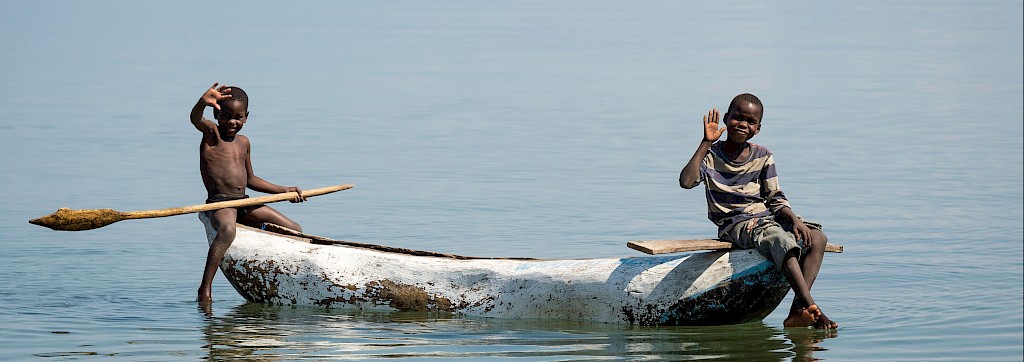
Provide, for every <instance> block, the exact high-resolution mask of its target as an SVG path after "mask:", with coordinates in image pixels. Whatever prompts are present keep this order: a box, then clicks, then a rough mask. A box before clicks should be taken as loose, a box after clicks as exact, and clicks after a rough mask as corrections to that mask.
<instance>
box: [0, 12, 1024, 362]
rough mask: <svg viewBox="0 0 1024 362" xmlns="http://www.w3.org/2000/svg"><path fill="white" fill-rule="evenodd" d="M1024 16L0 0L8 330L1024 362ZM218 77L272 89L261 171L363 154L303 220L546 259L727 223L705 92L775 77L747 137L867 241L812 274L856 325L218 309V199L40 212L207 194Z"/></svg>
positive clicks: (491, 348) (259, 109) (410, 354)
mask: <svg viewBox="0 0 1024 362" xmlns="http://www.w3.org/2000/svg"><path fill="white" fill-rule="evenodd" d="M236 5H237V4H236ZM1021 14H1022V7H1021V4H1020V3H1012V2H1004V1H981V2H971V3H955V2H953V3H944V2H939V3H936V2H915V1H901V2H882V1H869V2H857V3H851V4H829V5H822V4H818V3H813V2H796V3H788V4H770V3H769V4H764V3H757V2H741V3H737V4H733V5H730V6H722V5H719V4H717V3H712V2H696V3H675V2H666V3H647V4H640V5H632V4H619V3H611V2H609V3H593V2H565V3H548V2H510V3H486V4H483V3H474V2H451V3H444V4H410V3H399V2H378V3H374V4H372V5H371V4H347V3H340V4H339V3H327V2H325V3H310V4H306V5H305V6H304V7H303V8H292V7H290V6H289V5H285V4H279V3H272V2H258V3H247V6H245V7H241V6H235V5H232V4H227V3H225V4H221V3H212V4H211V3H193V4H182V3H138V2H126V1H101V2H89V3H78V2H71V3H67V2H55V1H34V2H28V1H7V2H3V3H2V4H0V30H2V31H0V48H2V49H4V50H3V56H0V145H2V146H0V147H2V150H3V155H4V156H3V157H2V158H0V160H2V161H0V162H2V163H0V169H2V170H3V171H2V172H0V184H2V185H4V186H5V187H6V191H5V192H3V193H2V194H0V246H2V250H3V252H2V255H3V261H4V262H3V263H0V305H3V308H0V323H2V324H3V326H4V327H3V328H0V359H5V360H7V359H10V360H25V359H37V358H41V357H45V358H50V359H54V360H76V359H103V358H109V357H118V358H130V359H139V360H196V359H202V358H213V359H227V358H229V357H249V358H253V359H267V360H273V359H303V358H309V359H371V358H393V357H402V358H411V359H434V358H463V359H499V358H500V359H527V360H582V359H602V360H603V359H620V360H634V359H667V360H678V359H697V358H720V359H748V360H749V359H757V360H776V359H777V360H803V359H811V358H821V359H833V360H872V361H877V360H900V361H906V360H934V359H951V360H1020V359H1021V358H1022V357H1024V347H1022V343H1021V340H1022V338H1024V322H1022V319H1024V317H1022V316H1024V301H1022V298H1021V295H1022V294H1024V276H1022V274H1024V251H1022V249H1024V246H1022V245H1024V240H1022V235H1024V226H1022V222H1024V221H1022V220H1024V216H1022V215H1024V191H1022V190H1024V186H1022V181H1021V177H1020V175H1021V174H1022V173H1024V171H1022V164H1024V161H1022V154H1024V147H1022V143H1024V141H1022V140H1024V131H1022V123H1024V122H1022V120H1024V110H1022V108H1024V106H1022V104H1024V102H1022V98H1024V91H1022V88H1024V86H1022V84H1024V76H1022V71H1021V69H1022V68H1024V61H1022V59H1024V55H1022V54H1024V51H1022V43H1024V40H1022V30H1021V29H1022V15H1021ZM215 81H216V82H223V83H228V84H234V85H239V86H241V87H243V88H245V89H246V91H247V92H248V93H249V95H250V99H251V107H250V112H251V115H250V118H249V122H248V124H247V125H246V126H245V129H244V130H243V133H244V134H246V135H248V136H249V137H250V138H251V139H252V142H253V150H252V157H253V163H254V168H255V170H256V173H257V175H260V176H262V177H263V178H265V179H267V180H270V181H272V182H275V183H278V184H283V185H297V186H300V187H304V188H315V187H322V186H327V185H333V184H340V183H354V184H356V188H355V189H352V190H348V191H344V192H341V193H338V194H332V195H330V196H323V197H319V198H314V199H311V200H310V201H309V202H308V203H305V204H301V205H290V204H278V205H279V206H277V205H275V207H277V208H278V209H279V210H281V211H282V212H285V213H286V214H288V215H290V216H291V217H292V218H293V219H295V220H297V221H299V222H300V223H302V225H303V227H304V229H305V230H306V231H308V232H312V233H315V234H321V235H324V236H328V237H333V238H338V239H345V240H357V241H365V242H377V243H385V244H388V245H393V246H399V247H408V248H416V249H426V250H433V251H439V252H447V253H459V254H468V255H484V256H522V257H541V258H581V257H615V256H626V255H635V252H634V251H632V250H629V249H627V248H626V247H625V245H624V244H625V242H626V241H629V240H639V239H668V238H704V237H708V236H710V235H713V233H714V226H713V225H712V224H711V223H710V222H709V221H708V220H707V219H706V217H705V216H706V209H705V206H704V196H703V193H702V192H700V191H697V190H682V189H680V188H678V186H677V182H676V178H677V176H678V172H679V169H680V168H681V167H682V165H683V164H684V163H685V162H686V160H688V159H689V157H690V155H692V153H693V150H694V149H695V148H696V146H697V141H699V137H701V126H700V117H701V115H703V114H704V113H705V112H706V111H707V110H708V109H709V108H711V107H718V108H719V109H724V108H725V107H726V106H727V105H728V102H729V100H730V99H731V97H732V96H734V95H736V94H738V93H741V92H752V93H755V94H757V95H758V96H760V97H761V99H762V100H763V101H764V103H765V120H764V126H763V129H762V132H761V133H760V134H759V135H758V136H757V137H756V138H755V139H754V142H756V143H759V144H762V145H765V146H767V147H769V148H770V149H772V150H773V151H774V152H775V154H776V157H777V161H778V166H779V172H780V177H781V182H782V187H783V189H784V190H785V191H786V194H787V196H789V198H790V200H791V201H792V203H793V204H794V207H795V209H796V211H797V212H798V213H800V214H802V215H803V216H805V217H807V218H810V219H813V220H816V221H819V222H821V223H822V224H824V225H825V226H826V232H827V233H828V235H829V237H830V238H831V239H832V241H833V242H834V243H838V244H843V245H845V246H846V250H847V251H846V252H845V253H843V254H830V255H828V256H827V259H826V262H825V266H824V269H823V270H822V273H821V276H820V278H819V279H818V280H819V281H818V283H817V284H816V285H815V288H814V294H815V299H816V300H817V301H818V302H819V304H820V305H821V306H822V307H823V308H824V309H825V311H826V312H828V313H829V316H830V317H832V318H833V319H835V320H837V321H838V322H840V323H841V325H842V327H841V328H840V329H839V330H838V332H836V333H834V334H829V333H823V332H816V331H810V330H789V329H782V328H781V323H782V319H783V317H784V313H783V312H784V310H778V311H776V312H775V313H773V314H772V315H770V316H769V317H768V318H766V319H765V320H764V321H763V322H761V323H751V324H745V325H739V326H722V327H701V328H692V327H678V328H639V327H627V326H612V325H601V324H588V323H576V322H560V321H507V320H490V319H474V318H465V317H459V316H450V315H425V314H409V313H378V314H359V313H344V312H338V311H326V310H322V309H316V308H305V307H297V308H292V307H272V306H263V305H254V304H247V303H245V301H244V300H242V299H241V297H239V296H238V295H237V294H236V293H235V292H234V291H233V290H232V289H231V286H230V285H229V284H228V283H227V282H226V280H224V279H223V278H221V277H219V276H218V279H217V280H216V282H215V285H214V297H215V304H214V308H213V310H212V312H211V313H209V314H207V313H204V312H203V311H201V310H199V309H197V308H196V305H195V303H194V302H193V299H194V297H195V290H196V288H197V287H198V282H199V278H200V275H201V269H202V264H203V258H204V257H205V248H206V243H205V238H204V234H203V231H202V227H201V225H200V223H199V222H198V221H197V220H196V218H195V217H194V216H179V217H173V218H163V219H153V220H136V221H124V222H120V223H117V224H114V225H111V226H108V227H105V228H102V229H99V230H93V231H87V232H54V231H50V230H47V229H43V228H40V227H37V226H33V225H30V224H28V223H27V220H28V219H31V218H34V217H38V216H41V215H45V214H48V213H50V212H53V211H54V210H55V209H56V208H58V207H63V206H67V207H72V208H80V209H89V208H114V209H117V210H123V211H129V210H148V209H158V208H165V207H173V206H183V205H191V204H198V203H202V202H203V200H204V199H205V194H204V190H203V187H202V183H201V180H200V178H199V175H198V165H197V160H198V158H197V155H196V148H197V147H196V146H197V143H198V142H199V139H198V138H199V135H198V133H197V132H196V131H195V130H194V129H193V128H192V126H191V125H189V124H188V121H187V117H188V112H189V110H190V109H191V107H192V105H193V104H195V101H196V99H197V98H198V97H199V95H201V94H202V92H203V91H204V89H205V87H208V86H209V85H210V84H212V83H213V82H215ZM207 116H208V117H209V113H208V115H207ZM786 303H788V300H787V301H785V302H784V304H786ZM783 309H784V308H783Z"/></svg>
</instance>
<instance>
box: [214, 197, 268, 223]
mask: <svg viewBox="0 0 1024 362" xmlns="http://www.w3.org/2000/svg"><path fill="white" fill-rule="evenodd" d="M248 198H249V195H229V194H216V195H213V196H210V198H208V199H206V203H207V204H212V203H214V202H222V201H234V200H242V199H248ZM261 207H263V205H255V206H242V207H236V208H234V209H235V210H238V216H237V217H236V219H237V220H242V219H244V218H245V217H246V216H248V215H249V213H251V212H252V211H253V210H256V209H258V208H261ZM211 216H212V214H211Z"/></svg>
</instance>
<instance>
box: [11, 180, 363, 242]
mask: <svg viewBox="0 0 1024 362" xmlns="http://www.w3.org/2000/svg"><path fill="white" fill-rule="evenodd" d="M352 187H353V185H348V184H346V185H337V186H329V187H322V188H318V189H312V190H305V191H303V192H302V196H303V197H312V196H318V195H324V194H329V193H332V192H337V191H341V190H348V189H350V188H352ZM297 196H298V193H295V192H285V193H280V194H274V195H267V196H260V197H253V198H246V199H241V200H231V201H221V202H214V203H209V204H202V205H192V206H184V207H174V208H169V209H160V210H146V211H130V212H122V211H117V210H113V209H93V210H72V209H68V208H61V209H59V210H57V212H54V213H52V214H50V215H47V216H43V217H40V218H36V219H32V220H29V221H28V222H30V223H32V224H36V225H40V226H45V227H48V228H50V229H53V230H62V231H80V230H90V229H96V228H101V227H104V226H107V225H110V224H113V223H115V222H118V221H121V220H129V219H147V218H154V217H166V216H174V215H182V214H190V213H195V212H203V211H211V210H219V209H224V208H228V207H245V206H256V205H262V204H269V203H271V202H278V201H285V200H293V199H295V198H296V197H297Z"/></svg>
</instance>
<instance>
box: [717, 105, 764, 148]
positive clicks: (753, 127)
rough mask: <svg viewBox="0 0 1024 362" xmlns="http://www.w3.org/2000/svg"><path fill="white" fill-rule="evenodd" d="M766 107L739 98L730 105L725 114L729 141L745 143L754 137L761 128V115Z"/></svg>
mask: <svg viewBox="0 0 1024 362" xmlns="http://www.w3.org/2000/svg"><path fill="white" fill-rule="evenodd" d="M763 114H764V109H762V108H761V106H760V105H758V104H755V103H754V102H750V101H746V100H737V101H734V102H733V104H731V105H729V112H727V113H726V114H725V127H726V131H727V132H728V133H729V141H730V142H734V143H744V142H747V141H748V140H750V139H751V138H754V135H756V134H757V132H758V131H760V130H761V116H762V115H763Z"/></svg>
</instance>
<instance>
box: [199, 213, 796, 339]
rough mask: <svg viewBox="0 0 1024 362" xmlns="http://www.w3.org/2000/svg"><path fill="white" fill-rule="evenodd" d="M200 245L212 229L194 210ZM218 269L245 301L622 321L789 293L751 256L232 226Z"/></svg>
mask: <svg viewBox="0 0 1024 362" xmlns="http://www.w3.org/2000/svg"><path fill="white" fill-rule="evenodd" d="M200 219H201V220H202V221H203V223H204V224H205V225H206V233H207V237H208V238H209V240H211V241H212V240H213V237H214V236H215V235H216V231H215V230H214V229H213V228H212V227H211V226H210V223H209V220H208V219H207V218H206V216H205V215H204V214H202V213H200ZM221 270H222V271H223V272H224V275H225V276H226V277H227V279H228V280H229V281H230V282H231V284H232V285H233V286H234V287H235V289H236V290H237V291H238V293H239V294H241V295H242V296H243V297H245V298H246V299H247V300H249V301H252V302H265V303H273V304H284V305H293V304H298V305H319V306H324V307H328V308H350V309H359V310H392V311H394V310H412V311H440V312H451V313H456V314H463V315H470V316H483V317H499V318H537V319H563V320H579V321H595V322H606V323H625V324H637V325H712V324H734V323H743V322H749V321H756V320H761V319H763V318H764V317H765V316H767V315H768V314H769V313H771V311H772V310H774V309H775V307H777V306H778V305H779V303H780V302H781V301H782V299H783V298H784V297H785V295H786V293H787V291H788V290H789V287H788V284H787V283H786V281H785V279H784V278H783V277H782V275H781V274H780V273H779V272H778V271H776V269H775V267H774V265H773V264H772V263H771V262H770V261H768V260H766V259H765V258H763V257H762V256H761V255H759V254H758V253H757V252H756V251H752V250H737V251H715V252H703V253H695V254H678V255H668V256H645V257H628V258H606V259H572V260H521V259H496V258H467V259H459V258H450V257H441V256H415V255H409V254H405V253H397V252H385V251H378V250H372V249H366V248H359V247H352V246H345V245H320V244H313V243H311V242H310V241H309V240H308V239H302V238H297V237H291V236H282V235H279V234H274V233H270V232H265V231H261V230H256V229H252V228H248V227H244V226H241V225H239V226H238V231H237V234H236V237H235V240H234V242H233V243H232V245H231V247H230V248H229V249H228V250H227V253H226V254H225V257H224V261H223V263H221Z"/></svg>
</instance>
